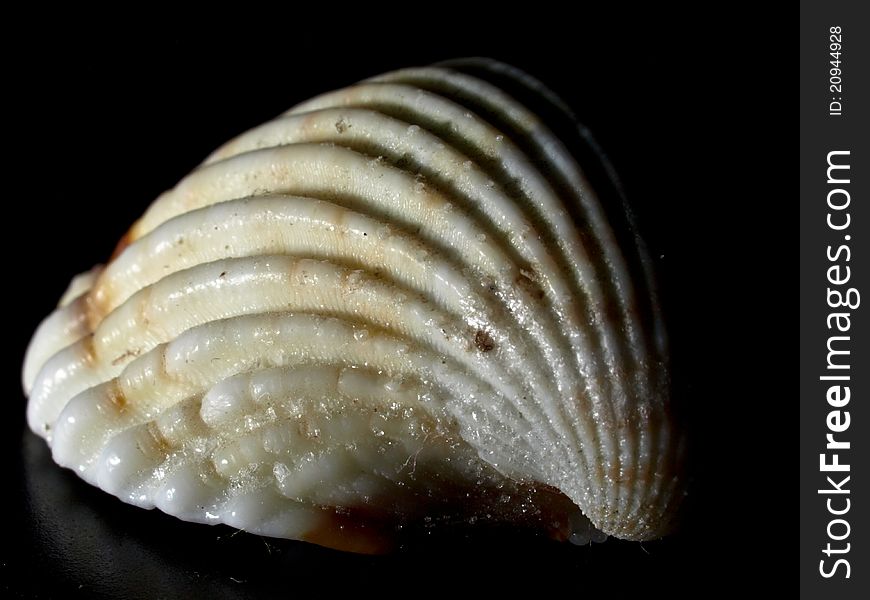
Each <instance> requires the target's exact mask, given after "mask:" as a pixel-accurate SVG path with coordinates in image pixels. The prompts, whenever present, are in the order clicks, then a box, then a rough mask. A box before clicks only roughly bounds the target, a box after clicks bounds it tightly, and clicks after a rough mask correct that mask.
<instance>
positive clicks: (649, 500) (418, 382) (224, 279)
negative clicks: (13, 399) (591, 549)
mask: <svg viewBox="0 0 870 600" xmlns="http://www.w3.org/2000/svg"><path fill="white" fill-rule="evenodd" d="M516 98H526V99H531V100H530V101H529V102H527V103H522V102H520V101H519V100H518V99H516ZM536 103H537V105H538V106H547V107H549V108H548V110H552V111H555V112H559V111H560V110H561V108H560V105H559V104H558V100H556V99H554V98H553V97H552V96H551V95H550V94H549V92H548V91H547V90H546V89H544V88H543V87H542V86H541V85H540V84H539V83H538V82H537V81H536V80H534V79H532V78H531V77H529V76H527V75H525V74H523V73H521V72H519V71H517V70H515V69H513V68H511V67H508V66H506V65H503V64H501V63H497V62H494V61H489V60H484V59H475V60H466V61H459V62H455V63H453V64H446V65H441V66H434V67H427V68H414V69H405V70H400V71H396V72H392V73H388V74H386V75H382V76H379V77H376V78H373V79H371V80H368V81H364V82H361V83H359V84H357V85H354V86H351V87H348V88H346V89H342V90H339V91H335V92H331V93H327V94H324V95H322V96H318V97H316V98H314V99H312V100H309V101H307V102H304V103H302V104H300V105H298V106H296V107H295V108H293V109H291V110H289V111H287V112H286V113H285V114H283V115H281V116H279V117H278V118H276V119H274V120H273V121H270V122H268V123H266V124H264V125H261V126H259V127H256V128H254V129H252V130H250V131H248V132H246V133H244V134H242V135H240V136H239V137H237V138H236V139H234V140H232V141H230V142H229V143H227V144H226V145H224V146H222V147H221V148H219V149H218V150H216V151H215V152H214V153H213V154H212V155H211V156H209V157H208V158H207V159H206V161H205V162H204V163H203V164H202V165H201V166H200V167H199V168H197V169H196V170H194V171H193V172H192V173H190V174H189V175H188V176H187V177H185V178H184V179H183V180H182V181H181V182H179V183H178V185H176V186H175V188H173V189H171V190H169V191H167V192H165V193H164V194H162V195H161V196H160V197H159V198H157V200H156V201H155V202H154V203H153V204H152V205H151V206H150V207H149V208H148V210H147V211H146V212H145V214H144V215H143V216H142V217H141V218H140V219H139V220H138V221H137V222H136V223H135V224H134V225H133V226H132V228H131V229H130V230H129V232H128V233H127V235H126V236H125V238H124V239H123V240H122V241H121V243H120V244H119V246H118V248H117V250H116V252H115V255H114V256H113V258H112V260H110V261H109V263H108V264H107V265H106V266H105V267H102V266H99V267H95V268H94V269H93V270H92V271H90V272H88V273H85V274H83V275H80V276H78V277H76V278H75V279H74V280H73V281H72V283H71V284H70V286H69V290H68V291H67V292H66V293H65V294H64V296H63V298H62V299H61V301H60V305H59V307H58V308H57V310H56V311H54V312H53V313H52V314H51V315H49V316H48V317H47V318H46V319H45V320H44V321H43V323H42V324H41V325H40V326H39V328H38V330H37V331H36V333H35V335H34V337H33V340H32V342H31V344H30V347H29V349H28V352H27V356H26V360H25V366H24V373H23V379H24V387H25V390H26V392H27V394H28V396H29V402H28V407H27V418H28V423H29V425H30V427H31V429H32V430H33V431H34V432H36V433H37V434H39V435H41V436H42V437H44V438H45V439H46V441H47V442H48V444H49V445H50V447H51V450H52V455H53V457H54V460H55V461H56V462H57V463H59V464H60V465H63V466H65V467H68V468H70V469H73V470H75V472H76V473H77V474H78V475H79V476H80V477H82V478H83V479H85V480H86V481H88V482H89V483H91V484H94V485H97V486H99V487H100V488H102V489H103V490H105V491H107V492H109V493H111V494H114V495H116V496H118V497H119V498H121V499H122V500H124V501H125V502H129V503H132V504H135V505H138V506H141V507H145V508H152V507H155V506H156V507H158V508H160V509H161V510H163V511H165V512H167V513H169V514H172V515H175V516H177V517H180V518H182V519H185V520H191V521H199V522H204V523H227V524H229V525H233V526H235V527H239V528H241V529H245V530H249V531H253V532H257V533H260V534H264V535H271V536H278V537H288V538H297V539H305V540H310V541H314V542H316V543H320V544H325V545H329V546H334V547H338V548H344V549H348V550H355V551H363V552H374V551H379V550H381V549H383V548H385V547H386V546H385V544H386V542H385V540H386V539H387V538H389V537H390V536H389V535H387V534H386V533H385V532H386V531H389V530H391V528H395V527H396V526H397V525H401V524H402V523H406V522H410V521H415V520H420V519H424V518H429V517H428V516H427V515H432V514H449V513H450V512H451V511H453V512H454V513H456V511H457V510H458V511H459V512H460V513H461V514H462V515H463V518H464V517H469V518H471V519H476V518H486V519H491V520H494V521H507V522H529V523H532V524H533V525H534V526H536V527H541V528H543V529H545V530H547V531H549V532H550V533H551V534H552V535H554V536H556V537H562V538H565V537H569V536H570V537H572V539H573V540H574V541H578V540H579V541H581V542H582V541H586V540H588V539H589V535H590V531H592V532H594V531H595V530H592V529H590V528H589V525H588V523H589V522H591V524H592V525H594V528H596V529H597V530H598V531H601V532H604V533H606V534H609V535H614V536H617V537H620V538H626V539H633V540H646V539H651V538H656V537H660V536H661V535H663V534H664V533H666V532H667V531H668V530H669V528H670V527H671V525H672V522H673V520H674V514H675V511H676V509H677V507H678V505H679V502H680V499H681V497H682V495H683V487H682V484H681V478H680V464H681V460H682V454H683V443H682V436H681V435H680V433H679V432H678V431H677V430H676V429H675V427H674V425H673V419H672V417H671V415H670V408H669V399H668V394H669V382H668V373H667V349H666V341H665V334H664V329H663V326H662V320H661V317H660V315H659V309H658V304H657V300H656V295H655V288H654V286H653V284H652V279H651V276H650V268H649V260H648V259H647V258H646V253H645V250H644V248H643V245H642V243H641V241H640V239H639V238H638V237H637V235H636V234H635V233H634V228H633V227H632V225H631V219H630V217H629V215H628V214H627V213H626V211H625V210H624V207H623V206H622V204H621V203H620V202H619V201H612V200H613V197H616V198H617V199H618V196H619V194H618V193H617V194H611V196H612V197H611V198H610V201H607V202H602V198H603V196H599V195H598V194H597V193H596V191H594V190H593V189H592V187H591V185H590V184H589V182H588V180H587V178H586V176H585V175H584V172H583V171H581V168H580V166H579V165H578V163H577V161H576V159H575V153H572V152H571V151H569V148H568V147H567V146H566V145H565V143H563V141H561V139H560V137H570V136H573V137H574V138H580V139H582V138H584V136H586V133H585V130H583V129H582V128H581V129H579V130H578V129H577V126H576V125H574V126H573V130H567V128H566V130H565V131H559V132H558V133H559V135H558V136H557V135H556V133H554V131H553V130H551V129H550V128H549V127H548V125H547V124H546V123H545V121H544V120H543V119H542V118H540V117H539V116H538V113H537V112H533V111H532V110H531V109H530V108H527V106H526V104H529V105H530V106H531V105H535V104H536ZM562 116H563V122H564V117H565V116H566V115H565V114H564V112H563V113H562ZM568 122H570V119H569V120H568ZM578 132H579V133H578ZM586 143H587V145H588V143H589V140H588V139H587V140H586ZM614 189H616V188H614ZM457 507H460V508H457ZM581 512H582V516H581ZM584 516H585V519H588V521H586V520H585V519H584Z"/></svg>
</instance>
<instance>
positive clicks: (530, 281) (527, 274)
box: [514, 269, 545, 300]
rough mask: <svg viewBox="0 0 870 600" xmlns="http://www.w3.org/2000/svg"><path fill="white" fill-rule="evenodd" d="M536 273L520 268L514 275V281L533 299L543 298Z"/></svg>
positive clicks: (542, 291)
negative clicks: (517, 273)
mask: <svg viewBox="0 0 870 600" xmlns="http://www.w3.org/2000/svg"><path fill="white" fill-rule="evenodd" d="M537 279H538V277H537V274H536V273H535V272H534V271H533V270H531V269H521V270H520V272H519V275H517V276H516V277H514V283H515V284H516V285H517V287H519V288H520V289H522V290H524V291H525V292H526V293H527V294H528V295H529V296H531V297H532V298H534V299H535V300H543V298H544V296H545V294H544V290H543V289H542V288H541V286H540V284H539V283H538V281H537Z"/></svg>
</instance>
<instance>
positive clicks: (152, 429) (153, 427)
mask: <svg viewBox="0 0 870 600" xmlns="http://www.w3.org/2000/svg"><path fill="white" fill-rule="evenodd" d="M146 428H147V431H148V435H149V436H150V437H151V439H152V440H153V442H154V447H155V448H156V449H157V450H158V451H159V452H160V453H161V454H163V455H164V456H165V455H167V454H169V453H170V452H171V451H172V444H171V443H170V442H169V440H167V439H166V436H164V435H163V432H162V431H160V428H159V427H158V426H157V422H156V421H149V422H148V425H147V426H146Z"/></svg>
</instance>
